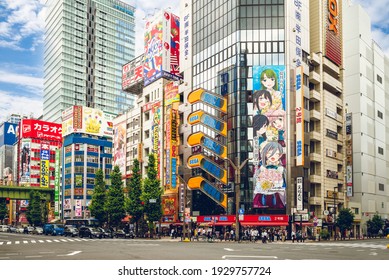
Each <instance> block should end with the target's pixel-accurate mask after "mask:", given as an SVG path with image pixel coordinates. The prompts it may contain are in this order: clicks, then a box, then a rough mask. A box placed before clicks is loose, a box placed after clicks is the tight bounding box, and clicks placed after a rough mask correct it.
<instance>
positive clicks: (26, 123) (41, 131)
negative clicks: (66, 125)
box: [20, 119, 62, 141]
mask: <svg viewBox="0 0 389 280" xmlns="http://www.w3.org/2000/svg"><path fill="white" fill-rule="evenodd" d="M20 138H21V139H23V138H38V139H41V140H49V141H62V125H61V124H58V123H52V122H44V121H40V120H30V119H24V120H21V122H20Z"/></svg>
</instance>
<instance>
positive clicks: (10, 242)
mask: <svg viewBox="0 0 389 280" xmlns="http://www.w3.org/2000/svg"><path fill="white" fill-rule="evenodd" d="M76 241H78V242H95V241H97V242H98V241H102V240H100V239H89V238H71V239H70V238H61V239H38V240H22V241H19V240H18V241H2V242H0V246H1V245H21V244H43V243H67V242H76ZM107 241H120V240H107ZM131 241H133V240H131Z"/></svg>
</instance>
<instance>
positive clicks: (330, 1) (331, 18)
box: [323, 0, 342, 66]
mask: <svg viewBox="0 0 389 280" xmlns="http://www.w3.org/2000/svg"><path fill="white" fill-rule="evenodd" d="M338 2H339V1H338V0H327V1H323V4H324V10H325V11H327V21H326V27H327V28H326V31H325V55H326V57H327V58H329V59H330V60H331V61H332V62H334V63H335V64H336V65H338V66H340V65H341V64H342V38H341V30H340V29H341V22H342V20H341V18H340V17H341V15H342V13H341V11H340V10H341V7H340V6H341V5H339V3H338Z"/></svg>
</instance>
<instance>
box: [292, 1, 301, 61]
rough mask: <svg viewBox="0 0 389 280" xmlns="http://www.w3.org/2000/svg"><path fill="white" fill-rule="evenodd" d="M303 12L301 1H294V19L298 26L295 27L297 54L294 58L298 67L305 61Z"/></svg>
mask: <svg viewBox="0 0 389 280" xmlns="http://www.w3.org/2000/svg"><path fill="white" fill-rule="evenodd" d="M302 11H303V4H302V1H301V0H294V17H295V21H296V25H295V27H294V31H295V37H294V42H295V43H296V52H295V56H292V57H294V61H295V65H296V67H299V66H301V62H302V60H303V52H302V37H303V36H302V28H301V23H302V14H303V13H302Z"/></svg>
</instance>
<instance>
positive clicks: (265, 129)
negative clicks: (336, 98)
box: [253, 65, 286, 209]
mask: <svg viewBox="0 0 389 280" xmlns="http://www.w3.org/2000/svg"><path fill="white" fill-rule="evenodd" d="M253 90H254V93H253V135H254V145H253V146H254V157H253V163H254V169H255V171H254V178H253V179H254V180H253V181H254V201H253V207H254V208H270V209H285V207H286V141H285V137H286V111H285V109H286V69H285V66H284V65H274V66H253Z"/></svg>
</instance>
